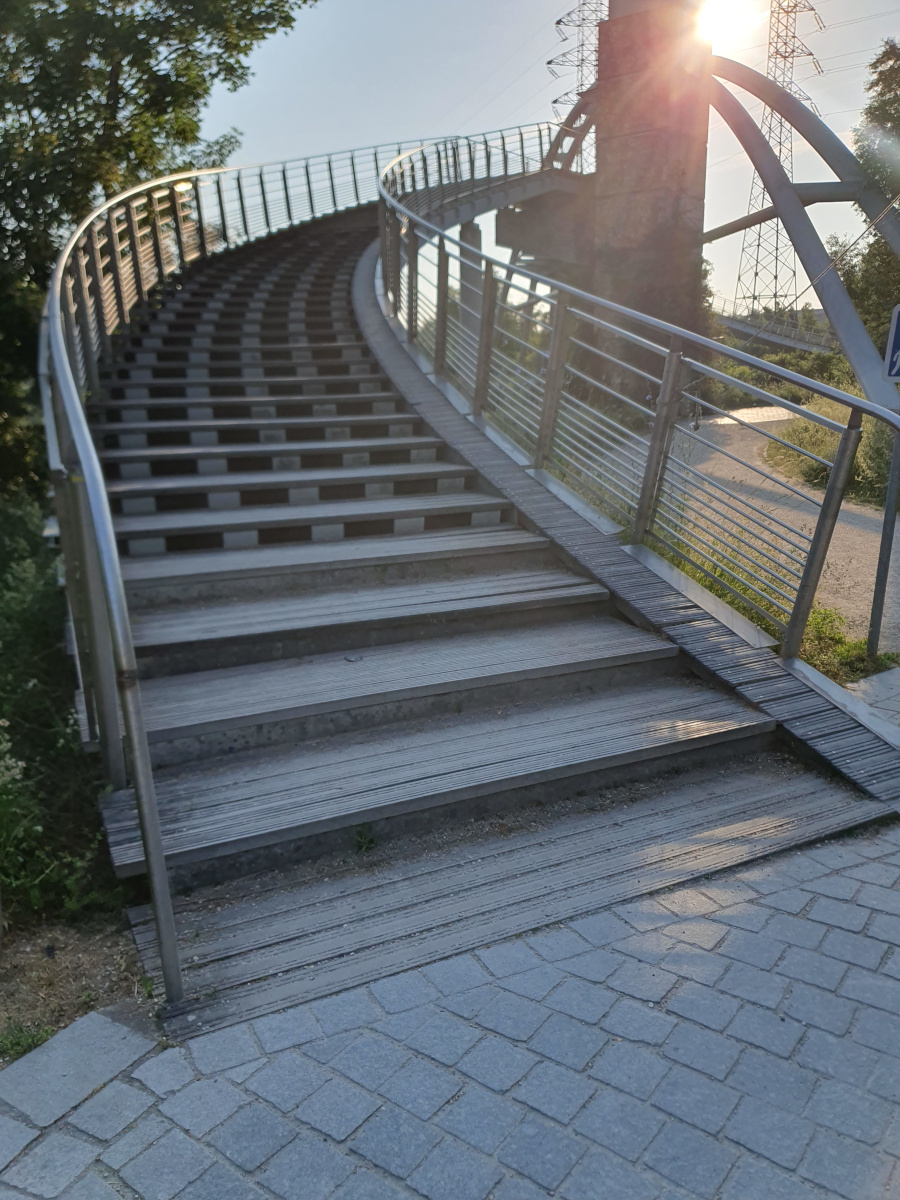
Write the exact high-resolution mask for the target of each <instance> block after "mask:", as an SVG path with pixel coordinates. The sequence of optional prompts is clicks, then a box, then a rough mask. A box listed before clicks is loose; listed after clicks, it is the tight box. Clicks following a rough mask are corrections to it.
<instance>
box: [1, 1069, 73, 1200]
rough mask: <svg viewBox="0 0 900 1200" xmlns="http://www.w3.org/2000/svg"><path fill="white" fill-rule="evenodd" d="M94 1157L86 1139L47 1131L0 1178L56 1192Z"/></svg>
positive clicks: (47, 1193) (13, 1184)
mask: <svg viewBox="0 0 900 1200" xmlns="http://www.w3.org/2000/svg"><path fill="white" fill-rule="evenodd" d="M18 1061H19V1062H22V1061H23V1060H22V1059H19V1060H18ZM96 1157H97V1149H96V1148H95V1147H94V1146H91V1145H89V1144H88V1143H87V1142H82V1141H81V1140H80V1139H78V1138H74V1137H70V1136H69V1135H68V1134H65V1133H59V1132H53V1133H48V1134H45V1136H44V1137H42V1138H41V1139H40V1140H39V1141H38V1142H37V1143H36V1144H34V1145H32V1147H31V1149H30V1150H26V1151H25V1153H24V1154H22V1155H20V1157H19V1158H17V1159H16V1161H15V1162H14V1163H13V1165H12V1166H11V1167H7V1168H6V1170H5V1171H4V1172H3V1174H2V1176H0V1179H2V1180H3V1182H4V1183H8V1184H9V1185H10V1187H17V1188H21V1189H22V1191H23V1192H31V1193H32V1194H33V1195H35V1196H46V1197H50V1196H58V1195H59V1193H60V1192H61V1191H62V1190H63V1189H64V1188H67V1187H68V1186H69V1184H71V1183H72V1182H73V1181H74V1180H75V1179H77V1178H78V1176H79V1175H80V1174H81V1173H82V1172H83V1171H84V1170H85V1169H86V1168H87V1167H88V1166H89V1165H90V1164H91V1163H92V1162H93V1161H94V1159H95V1158H96Z"/></svg>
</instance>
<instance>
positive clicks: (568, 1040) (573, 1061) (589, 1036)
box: [528, 1013, 609, 1071]
mask: <svg viewBox="0 0 900 1200" xmlns="http://www.w3.org/2000/svg"><path fill="white" fill-rule="evenodd" d="M608 1041H609V1038H608V1037H607V1035H606V1034H605V1033H603V1031H602V1030H600V1029H598V1028H597V1027H596V1026H595V1025H586V1024H585V1023H584V1022H583V1021H576V1020H575V1018H574V1017H567V1016H565V1015H564V1014H563V1013H554V1014H553V1015H552V1016H551V1017H550V1019H549V1020H548V1021H545V1023H544V1024H543V1025H542V1026H541V1027H540V1029H539V1030H538V1031H537V1033H536V1034H535V1035H534V1037H533V1038H532V1039H531V1041H530V1042H529V1043H528V1048H529V1049H530V1050H535V1051H537V1053H538V1054H543V1056H544V1057H545V1058H552V1059H553V1061H554V1062H558V1063H561V1064H562V1065H563V1066H564V1067H571V1068H572V1069H573V1070H575V1071H581V1070H583V1069H584V1068H585V1067H586V1066H587V1065H588V1063H589V1062H590V1061H591V1059H593V1058H594V1057H595V1056H596V1055H597V1054H598V1053H599V1051H600V1049H601V1048H602V1047H603V1046H605V1045H606V1043H607V1042H608Z"/></svg>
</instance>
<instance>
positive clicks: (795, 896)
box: [759, 888, 812, 916]
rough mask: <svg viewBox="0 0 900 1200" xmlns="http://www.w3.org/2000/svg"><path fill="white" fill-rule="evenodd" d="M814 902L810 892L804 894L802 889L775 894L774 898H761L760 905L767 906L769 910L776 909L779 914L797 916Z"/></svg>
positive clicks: (786, 890) (788, 889) (787, 889)
mask: <svg viewBox="0 0 900 1200" xmlns="http://www.w3.org/2000/svg"><path fill="white" fill-rule="evenodd" d="M810 900H812V894H811V893H810V892H804V891H802V890H801V889H800V888H786V889H785V890H784V891H783V892H775V894H774V895H772V896H762V897H760V901H759V902H760V904H765V905H766V907H767V908H774V909H775V910H776V911H778V912H785V913H791V914H792V915H794V916H796V914H797V913H799V912H802V911H803V909H804V908H806V906H807V904H809V902H810Z"/></svg>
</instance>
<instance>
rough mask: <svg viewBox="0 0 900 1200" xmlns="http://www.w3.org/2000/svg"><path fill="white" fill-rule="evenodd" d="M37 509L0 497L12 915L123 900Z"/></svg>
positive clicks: (0, 801) (0, 634) (1, 796)
mask: <svg viewBox="0 0 900 1200" xmlns="http://www.w3.org/2000/svg"><path fill="white" fill-rule="evenodd" d="M42 525H43V517H42V513H41V510H40V507H39V506H38V505H37V504H35V503H34V502H32V501H28V500H24V499H22V500H19V501H0V894H2V896H3V904H4V912H5V914H6V916H7V918H10V917H11V918H12V919H14V920H25V919H27V918H28V916H29V915H56V916H59V915H71V914H75V913H79V912H84V911H87V910H96V909H103V908H109V907H110V906H112V905H115V904H116V903H118V902H119V898H120V897H119V892H118V890H117V886H116V884H115V881H114V879H113V877H112V873H111V868H110V866H109V860H108V855H107V854H106V851H105V849H104V848H103V845H102V833H101V829H100V820H99V813H98V808H97V797H98V794H99V792H100V788H101V785H100V780H99V775H98V773H97V771H96V768H95V766H94V764H93V763H92V761H91V760H90V759H89V758H88V757H87V756H86V755H85V754H84V752H83V751H82V749H81V746H80V744H79V740H78V735H77V729H76V726H75V720H74V714H73V713H72V711H71V703H72V693H73V690H74V679H73V676H72V670H71V666H70V663H69V660H68V658H67V656H66V654H65V650H64V647H63V645H62V631H63V617H64V611H65V610H64V601H63V596H62V593H61V591H60V588H59V586H58V583H57V578H56V569H57V564H56V557H55V555H54V554H53V552H52V551H51V550H50V549H48V547H47V546H46V545H45V544H44V542H43V539H42V536H41V531H42Z"/></svg>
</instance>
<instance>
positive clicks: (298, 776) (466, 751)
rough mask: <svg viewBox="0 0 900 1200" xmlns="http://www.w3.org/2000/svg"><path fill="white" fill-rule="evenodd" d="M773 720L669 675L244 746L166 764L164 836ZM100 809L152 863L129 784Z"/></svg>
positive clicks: (468, 783)
mask: <svg viewBox="0 0 900 1200" xmlns="http://www.w3.org/2000/svg"><path fill="white" fill-rule="evenodd" d="M774 728H775V722H774V721H772V720H770V719H769V718H767V717H764V716H762V715H761V714H760V713H758V712H756V711H755V710H754V709H752V708H750V707H749V705H746V704H743V703H742V702H740V701H739V700H736V699H734V698H732V697H731V696H727V695H725V694H722V693H719V692H717V691H715V690H713V689H712V688H709V687H706V686H704V685H702V684H699V683H697V682H695V681H692V680H681V679H674V680H663V681H658V680H654V681H653V682H652V683H643V684H639V685H638V686H632V687H622V688H620V689H616V690H615V691H614V692H613V693H600V694H598V695H595V696H588V697H584V698H579V699H577V700H573V701H558V702H556V703H553V704H544V705H539V706H536V707H525V706H523V707H521V708H518V709H513V710H511V711H510V712H508V713H505V714H504V715H498V714H496V713H493V712H491V713H490V714H477V715H474V716H460V717H456V718H448V717H447V716H443V717H441V718H440V720H438V721H436V722H427V721H425V722H422V723H421V724H420V725H419V726H414V727H412V728H410V727H408V726H404V727H402V728H399V729H392V728H388V729H384V730H376V731H366V732H365V733H362V734H354V735H349V736H346V737H332V738H326V739H323V740H322V741H321V742H319V743H309V744H305V745H303V746H301V747H298V748H297V749H296V750H280V751H269V752H268V753H265V754H258V753H254V754H246V755H243V754H236V755H232V756H230V757H229V758H227V759H224V760H217V761H216V762H214V763H211V764H208V765H206V766H204V767H194V768H190V769H185V770H183V771H182V772H177V771H174V770H173V771H172V772H171V773H170V772H166V771H160V772H158V773H157V797H158V802H159V808H160V820H161V823H162V831H163V844H164V847H165V851H166V855H167V858H168V860H169V861H170V862H172V863H184V862H189V861H198V860H204V859H208V858H213V857H216V856H221V855H227V854H232V853H236V852H239V851H243V850H249V849H253V848H257V847H261V846H266V845H274V844H279V843H283V842H288V841H294V840H296V839H298V838H302V837H307V836H311V835H313V834H316V833H322V832H325V831H327V830H333V829H338V828H342V827H345V826H347V825H356V824H359V823H361V822H370V821H375V820H380V819H384V818H387V817H393V816H398V815H400V814H405V813H410V812H418V811H422V810H423V809H429V808H434V807H436V806H439V805H450V804H454V803H459V802H461V801H464V800H468V799H472V798H474V797H483V796H486V795H491V794H496V793H498V792H502V793H507V792H512V791H514V790H516V789H521V788H525V787H529V786H533V785H536V784H544V783H548V782H549V781H555V780H560V779H572V778H576V777H578V776H585V775H588V774H590V775H595V774H598V773H602V772H604V771H607V772H608V771H611V770H612V769H613V768H617V767H623V766H625V765H627V764H638V763H640V764H646V763H647V762H648V761H651V760H653V759H664V758H666V759H668V758H676V757H677V756H678V755H679V754H683V753H685V752H687V751H692V750H698V749H701V748H706V747H710V746H713V745H717V744H720V743H723V742H730V743H740V742H742V741H744V742H746V740H747V739H750V738H758V737H760V736H761V735H764V734H768V733H771V732H772V731H773V730H774ZM104 821H105V824H106V830H107V835H108V838H109V843H110V848H111V851H112V856H113V862H114V865H115V868H116V871H117V873H118V874H120V875H128V874H133V873H136V872H139V871H141V870H143V849H142V846H141V838H140V831H139V828H138V823H137V813H136V809H135V806H134V800H133V797H132V795H131V793H130V792H120V793H116V794H114V795H113V796H112V797H111V798H110V800H109V802H108V804H107V805H106V807H105V808H104Z"/></svg>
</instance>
